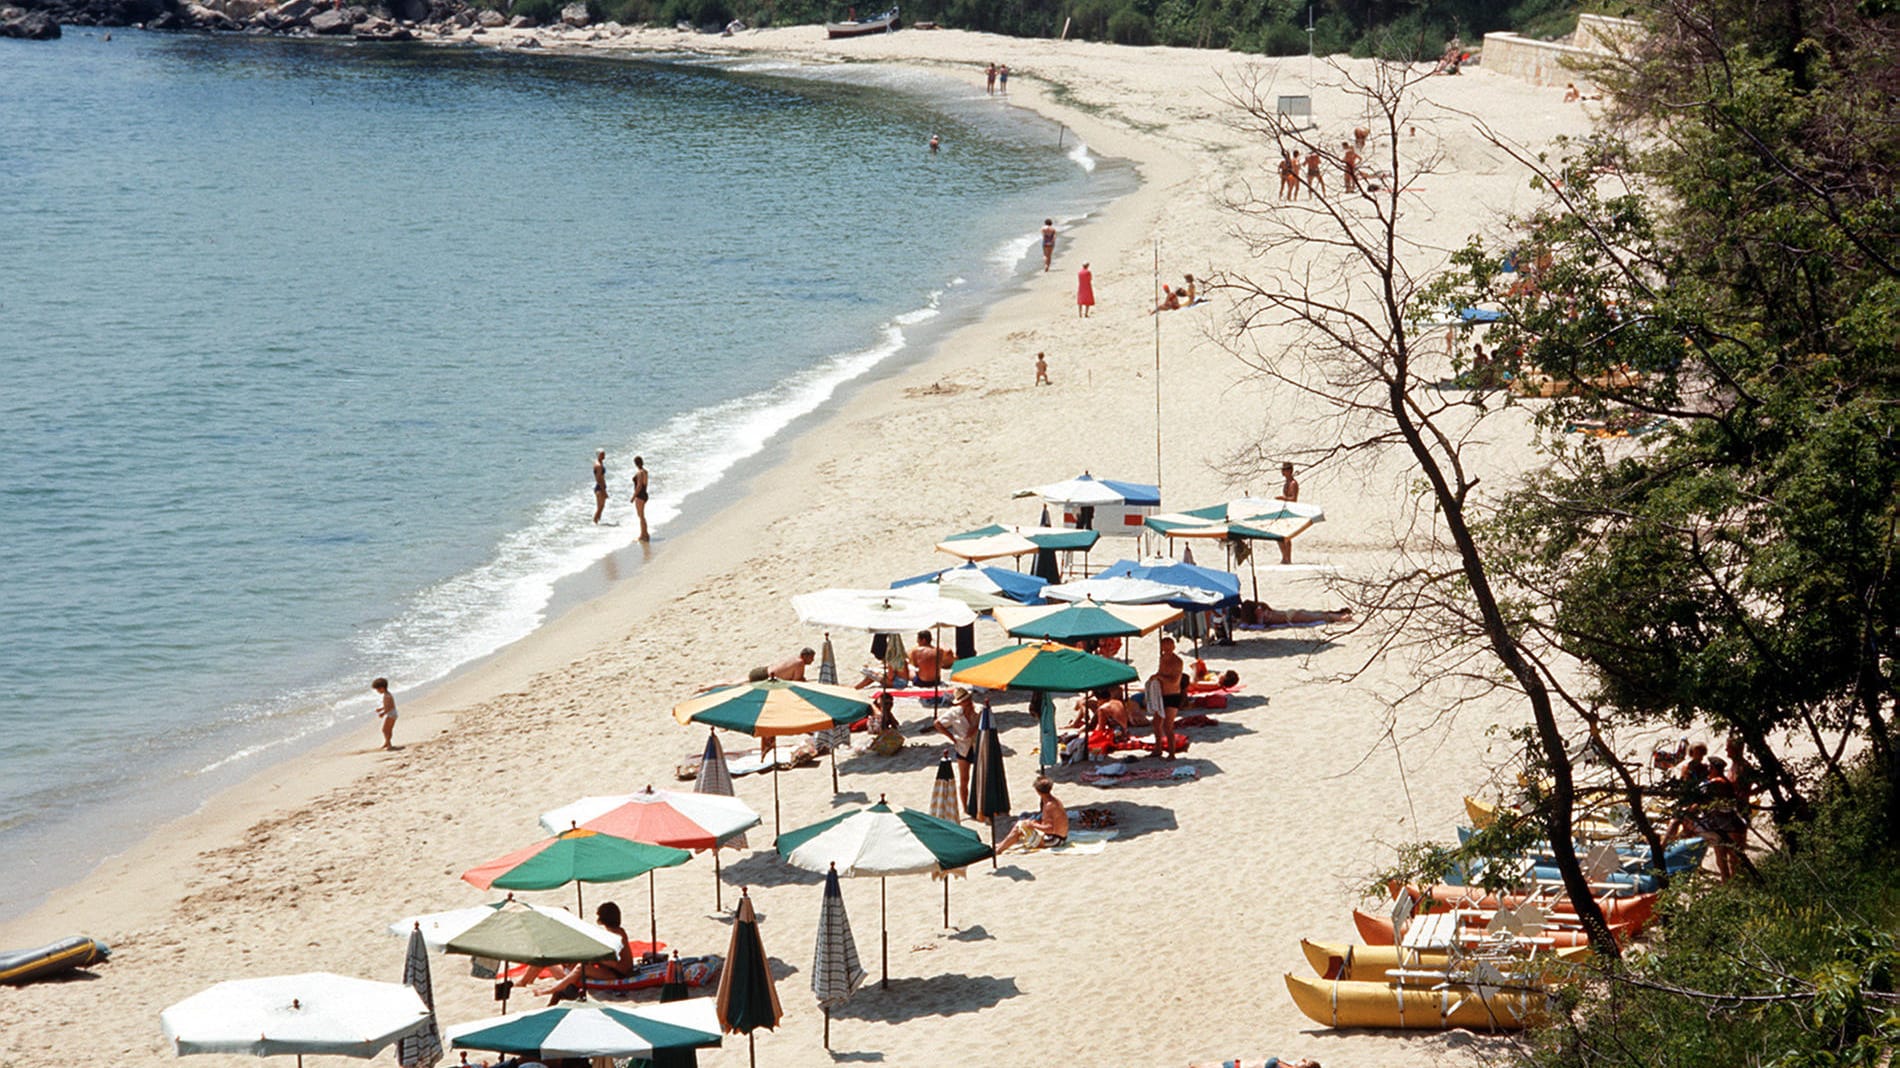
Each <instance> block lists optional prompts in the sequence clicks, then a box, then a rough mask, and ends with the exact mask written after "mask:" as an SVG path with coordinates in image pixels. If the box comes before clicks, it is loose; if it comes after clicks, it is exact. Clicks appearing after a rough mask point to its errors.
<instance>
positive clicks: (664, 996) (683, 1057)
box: [646, 949, 718, 1068]
mask: <svg viewBox="0 0 1900 1068" xmlns="http://www.w3.org/2000/svg"><path fill="white" fill-rule="evenodd" d="M692 996H693V991H692V987H691V986H689V985H688V984H687V982H686V970H685V969H683V968H681V967H680V952H679V950H677V949H676V950H674V951H673V957H672V959H671V960H668V961H667V962H666V975H665V976H664V977H663V979H662V980H661V982H660V1003H661V1004H662V1005H664V1004H667V1003H668V1002H674V1001H684V1000H686V999H687V998H689V997H692ZM706 1000H708V1001H711V1000H712V999H710V998H708V999H706ZM713 1022H714V1025H715V1026H717V1024H718V1010H717V1009H714V1013H713ZM698 1066H699V1054H698V1053H696V1052H694V1051H693V1050H691V1049H669V1050H655V1051H654V1053H653V1056H651V1057H648V1058H647V1063H646V1068H698Z"/></svg>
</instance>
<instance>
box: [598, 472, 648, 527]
mask: <svg viewBox="0 0 1900 1068" xmlns="http://www.w3.org/2000/svg"><path fill="white" fill-rule="evenodd" d="M648 478H649V476H648V474H647V462H646V459H645V458H644V457H640V456H636V457H634V458H633V496H632V497H629V498H627V499H628V500H630V501H632V502H633V510H634V511H635V512H637V513H639V516H640V540H641V541H651V540H653V539H652V538H651V537H650V536H649V535H648V533H647V500H648V498H649V497H651V496H652V494H651V493H650V492H649V490H648V488H647V487H648V485H649V483H648ZM606 510H607V450H606V449H596V450H595V451H594V522H595V523H596V524H598V523H599V522H600V516H601V513H603V512H605V511H606Z"/></svg>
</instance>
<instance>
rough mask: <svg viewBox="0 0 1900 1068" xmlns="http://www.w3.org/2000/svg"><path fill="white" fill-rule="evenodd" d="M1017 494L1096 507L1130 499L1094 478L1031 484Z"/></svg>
mask: <svg viewBox="0 0 1900 1068" xmlns="http://www.w3.org/2000/svg"><path fill="white" fill-rule="evenodd" d="M1016 496H1018V497H1041V498H1042V499H1043V500H1045V501H1048V502H1049V503H1050V504H1081V505H1091V506H1094V507H1102V506H1104V505H1110V504H1121V503H1122V502H1123V501H1126V500H1127V499H1128V498H1127V497H1126V496H1124V495H1123V494H1122V493H1121V492H1120V491H1119V490H1114V489H1110V488H1109V486H1108V484H1107V483H1105V482H1099V481H1097V480H1095V479H1092V478H1065V479H1063V480H1062V481H1060V482H1051V483H1049V484H1048V485H1046V486H1031V487H1029V488H1028V489H1026V490H1017V491H1016Z"/></svg>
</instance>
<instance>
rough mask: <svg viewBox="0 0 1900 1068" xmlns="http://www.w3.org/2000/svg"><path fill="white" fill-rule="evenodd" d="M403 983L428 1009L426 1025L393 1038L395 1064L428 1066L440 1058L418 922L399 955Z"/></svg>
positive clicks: (431, 984)
mask: <svg viewBox="0 0 1900 1068" xmlns="http://www.w3.org/2000/svg"><path fill="white" fill-rule="evenodd" d="M402 982H403V985H404V986H406V987H408V988H409V989H411V990H414V991H415V992H416V996H417V997H419V998H421V999H422V1007H423V1008H425V1009H428V1010H429V1023H428V1026H426V1027H424V1028H423V1029H422V1030H420V1031H417V1032H415V1033H414V1034H409V1035H404V1036H403V1037H401V1038H399V1039H397V1040H396V1063H397V1064H400V1065H402V1068H430V1066H431V1065H433V1064H435V1062H437V1061H439V1060H441V1059H442V1036H441V1035H440V1034H438V1033H437V1032H436V1026H435V981H434V980H433V979H432V978H430V975H429V946H428V943H427V942H425V941H424V940H423V938H422V925H421V924H417V925H415V926H414V927H411V928H410V929H409V949H408V951H407V952H405V953H404V954H403V957H402Z"/></svg>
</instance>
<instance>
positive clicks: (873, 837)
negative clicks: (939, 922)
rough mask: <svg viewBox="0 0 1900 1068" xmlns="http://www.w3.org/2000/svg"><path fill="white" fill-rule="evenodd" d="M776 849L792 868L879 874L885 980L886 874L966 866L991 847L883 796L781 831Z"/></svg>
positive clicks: (887, 933) (888, 969)
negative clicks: (898, 806) (868, 804)
mask: <svg viewBox="0 0 1900 1068" xmlns="http://www.w3.org/2000/svg"><path fill="white" fill-rule="evenodd" d="M778 854H779V856H781V857H783V858H785V862H786V863H788V864H790V865H791V866H792V867H794V868H802V869H804V870H805V871H819V872H823V871H830V870H832V868H833V867H834V866H835V867H836V870H837V872H838V874H839V875H841V876H847V877H849V876H859V875H866V876H876V877H877V878H878V902H879V916H878V923H879V928H880V930H881V931H882V932H883V941H884V978H883V982H884V985H885V986H889V985H890V981H891V948H890V931H889V928H888V927H887V926H886V925H885V915H884V898H885V889H884V879H885V878H887V877H889V876H892V875H924V874H929V873H934V872H944V871H950V870H952V869H955V868H961V867H965V866H967V865H970V864H973V863H975V862H977V861H979V860H982V859H984V858H985V857H988V856H991V855H992V854H993V850H991V849H990V847H989V846H986V845H984V844H983V840H982V839H981V838H979V837H977V834H976V832H975V831H972V830H969V829H968V828H965V827H961V826H959V825H957V824H955V823H951V822H949V821H948V820H940V819H938V818H937V817H935V816H932V815H930V814H929V813H925V812H917V811H915V810H913V809H907V808H906V809H896V810H893V809H892V808H891V806H890V805H888V804H886V803H885V802H884V800H883V799H882V798H879V799H878V803H877V804H875V805H872V806H871V807H869V808H862V809H859V810H857V811H856V812H846V813H842V814H840V815H837V816H833V817H832V818H830V819H828V820H824V821H822V822H819V823H814V824H812V825H811V826H809V827H801V828H799V829H798V830H795V831H788V832H786V833H785V834H782V835H780V836H779V839H778Z"/></svg>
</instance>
